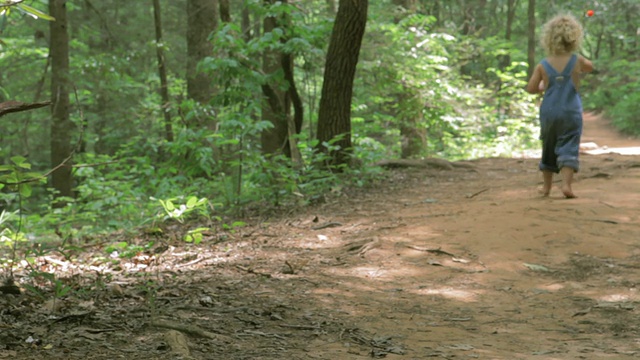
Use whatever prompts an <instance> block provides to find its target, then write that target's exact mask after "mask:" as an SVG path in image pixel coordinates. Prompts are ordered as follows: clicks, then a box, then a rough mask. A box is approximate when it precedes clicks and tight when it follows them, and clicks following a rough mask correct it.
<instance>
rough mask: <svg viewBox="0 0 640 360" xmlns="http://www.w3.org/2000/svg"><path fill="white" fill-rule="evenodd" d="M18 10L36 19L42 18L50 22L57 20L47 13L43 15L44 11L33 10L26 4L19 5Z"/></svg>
mask: <svg viewBox="0 0 640 360" xmlns="http://www.w3.org/2000/svg"><path fill="white" fill-rule="evenodd" d="M17 6H18V8H19V9H20V10H22V11H24V12H26V13H27V14H30V15H33V16H34V17H36V18H41V19H45V20H49V21H56V19H55V18H54V17H52V16H50V15H47V14H45V13H43V12H42V11H40V10H38V9H36V8H33V7H31V6H29V5H25V4H18V5H17Z"/></svg>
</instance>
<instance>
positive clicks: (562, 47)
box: [540, 15, 583, 55]
mask: <svg viewBox="0 0 640 360" xmlns="http://www.w3.org/2000/svg"><path fill="white" fill-rule="evenodd" d="M582 36H583V33H582V25H580V23H579V22H578V20H576V18H575V17H573V16H572V15H557V16H555V17H554V18H552V19H551V20H549V21H548V22H547V23H546V24H545V25H544V27H543V28H542V37H541V39H540V42H541V44H542V47H543V48H544V51H545V52H546V53H547V54H549V55H561V54H566V53H572V52H574V51H577V50H578V49H580V46H581V45H582Z"/></svg>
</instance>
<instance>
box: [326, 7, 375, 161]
mask: <svg viewBox="0 0 640 360" xmlns="http://www.w3.org/2000/svg"><path fill="white" fill-rule="evenodd" d="M368 7H369V1H368V0H340V3H339V7H338V13H337V14H336V19H335V22H334V24H333V31H332V33H331V40H330V42H329V49H328V51H327V61H326V64H325V71H324V83H323V85H322V94H321V98H320V108H319V110H318V140H320V143H319V144H320V145H319V146H320V149H321V151H325V152H326V151H327V148H326V147H324V146H323V145H322V144H323V143H325V142H329V141H331V140H332V139H334V138H336V137H338V136H342V137H341V138H340V139H338V140H337V141H336V142H335V145H337V146H338V147H339V149H337V150H331V151H330V156H331V164H329V165H341V164H347V163H348V161H349V157H350V153H351V151H352V149H351V100H352V99H351V97H352V95H353V80H354V78H355V73H356V67H357V65H358V57H359V55H360V47H361V45H362V38H363V36H364V31H365V28H366V25H367V11H368Z"/></svg>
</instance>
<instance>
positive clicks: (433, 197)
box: [0, 114, 640, 360]
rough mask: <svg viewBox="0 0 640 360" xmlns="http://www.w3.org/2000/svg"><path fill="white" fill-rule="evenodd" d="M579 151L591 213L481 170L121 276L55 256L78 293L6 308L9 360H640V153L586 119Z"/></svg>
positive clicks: (365, 196) (495, 170) (417, 174)
mask: <svg viewBox="0 0 640 360" xmlns="http://www.w3.org/2000/svg"><path fill="white" fill-rule="evenodd" d="M583 141H584V142H585V143H596V144H597V145H598V146H597V147H596V146H594V145H593V144H591V146H589V145H588V144H587V145H585V151H588V152H590V153H591V154H587V153H584V154H583V155H582V157H581V161H582V162H581V164H582V169H581V172H580V173H579V174H578V175H577V179H576V180H577V181H576V183H575V184H574V192H575V193H576V195H577V196H578V198H577V199H565V198H564V197H563V196H562V193H561V192H560V190H559V189H557V188H554V190H553V191H552V193H551V196H550V197H548V198H542V197H540V195H539V194H538V189H539V188H540V186H541V175H540V173H539V172H538V171H537V160H536V159H533V158H532V159H507V158H491V159H480V160H476V161H469V162H462V163H456V164H455V165H456V166H454V167H452V168H449V169H443V168H406V169H395V170H392V171H389V172H388V173H386V176H387V178H385V179H383V180H381V181H380V183H379V185H377V186H375V187H372V188H370V189H367V190H366V191H346V190H345V191H343V192H342V193H341V196H335V197H334V198H332V199H329V201H327V202H326V203H324V204H322V205H318V206H314V207H307V208H305V209H304V213H301V212H296V213H291V214H289V215H288V216H282V217H273V218H269V219H264V218H262V219H253V220H251V219H250V220H248V226H246V227H244V228H241V229H238V231H236V232H234V233H227V234H226V235H225V236H221V235H220V234H208V235H206V236H205V239H204V241H203V243H202V244H200V245H199V246H185V245H184V243H181V242H180V241H177V240H171V239H170V238H167V236H164V237H163V236H160V237H159V239H160V241H158V246H157V247H156V248H154V249H153V250H152V251H150V252H148V253H147V254H140V255H138V256H135V257H133V258H131V260H127V261H123V262H122V263H121V265H120V266H119V267H113V266H112V267H105V266H104V265H101V264H100V263H94V264H89V263H85V264H81V262H80V261H79V260H75V261H72V262H67V261H66V260H65V259H64V257H61V256H58V257H56V256H53V255H51V256H47V257H44V258H43V259H40V260H39V261H40V266H41V269H43V270H44V269H47V268H51V269H57V270H58V271H60V272H61V273H63V271H66V273H67V274H71V275H72V276H66V277H62V275H61V277H60V279H61V280H60V281H62V280H64V283H63V284H67V285H68V284H70V282H74V284H76V285H74V289H79V290H74V291H73V293H69V294H66V295H65V296H60V297H59V298H58V299H57V300H55V299H54V298H53V297H52V296H49V297H48V299H47V300H46V301H44V300H42V301H40V300H37V299H36V298H34V296H32V295H28V294H27V293H28V292H27V291H23V294H22V295H19V296H14V295H0V359H55V360H57V359H146V360H150V359H230V360H236V359H331V360H336V359H367V358H386V359H407V360H408V359H432V358H435V359H437V358H441V359H454V358H455V359H510V360H513V359H545V360H549V359H627V358H628V359H632V358H637V357H638V356H640V241H639V240H640V155H632V152H631V151H629V150H630V149H629V148H630V147H633V146H635V147H640V140H637V139H636V140H634V139H627V138H625V137H623V136H620V135H618V134H616V133H615V132H614V131H613V130H611V129H610V128H609V125H608V124H607V122H606V121H605V120H603V119H602V118H600V117H598V116H594V115H592V114H587V115H586V117H585V134H584V137H583ZM621 148H624V149H621ZM587 149H589V150H587ZM639 149H640V148H639ZM637 150H638V149H637ZM620 153H627V154H629V155H621V154H620ZM557 184H558V183H556V185H557ZM179 229H180V228H176V229H174V231H175V232H176V233H178V232H179V231H180V230H179ZM168 230H170V229H168ZM145 241H148V239H143V238H141V239H140V242H141V243H144V242H145ZM59 288H60V289H64V286H63V285H60V286H59ZM82 289H85V290H82ZM49 295H50V294H49ZM60 295H63V294H60Z"/></svg>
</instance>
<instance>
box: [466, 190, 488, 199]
mask: <svg viewBox="0 0 640 360" xmlns="http://www.w3.org/2000/svg"><path fill="white" fill-rule="evenodd" d="M485 191H489V188H486V189H482V190H480V191H478V192H476V193H473V194H471V195H467V198H469V199H473V198H474V197H476V196H478V195H480V194H482V193H483V192H485Z"/></svg>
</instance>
